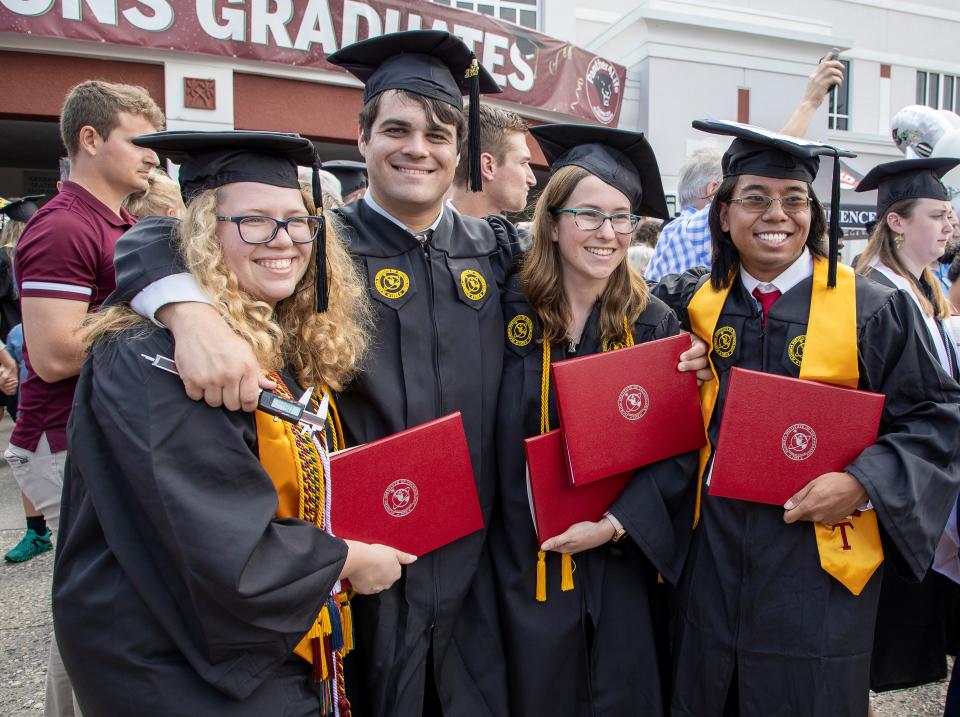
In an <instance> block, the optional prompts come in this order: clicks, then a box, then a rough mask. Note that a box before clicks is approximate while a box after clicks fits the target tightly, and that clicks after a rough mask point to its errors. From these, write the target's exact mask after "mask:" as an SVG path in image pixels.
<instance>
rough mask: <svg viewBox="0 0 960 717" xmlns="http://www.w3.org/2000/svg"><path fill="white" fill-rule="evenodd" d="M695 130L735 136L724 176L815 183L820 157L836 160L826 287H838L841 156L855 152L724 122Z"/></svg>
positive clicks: (703, 123)
mask: <svg viewBox="0 0 960 717" xmlns="http://www.w3.org/2000/svg"><path fill="white" fill-rule="evenodd" d="M693 127H694V129H699V130H701V131H703V132H710V133H711V134H721V135H727V136H730V137H733V138H734V140H733V142H731V143H730V147H729V149H727V151H726V152H725V153H724V155H723V159H722V160H721V166H722V169H723V177H724V179H726V178H727V177H739V176H740V175H742V174H754V175H757V176H758V177H770V178H772V179H795V180H797V181H801V182H813V180H814V179H816V176H817V172H818V171H819V169H820V157H822V156H824V155H826V156H828V157H833V188H832V194H831V197H830V252H829V257H830V270H829V272H828V274H827V286H830V287H833V286H836V285H837V259H838V257H839V254H840V157H856V156H857V155H856V153H855V152H851V151H849V150H846V149H840V148H839V147H834V146H832V145H829V144H823V143H821V142H814V141H813V140H809V139H801V138H799V137H790V136H789V135H785V134H778V133H776V132H770V131H768V130H765V129H763V128H762V127H755V126H753V125H748V124H741V123H740V122H728V121H724V120H694V122H693Z"/></svg>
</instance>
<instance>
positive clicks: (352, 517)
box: [330, 412, 483, 555]
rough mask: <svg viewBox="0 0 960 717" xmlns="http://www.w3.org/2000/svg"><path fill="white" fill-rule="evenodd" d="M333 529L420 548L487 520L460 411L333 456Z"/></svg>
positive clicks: (347, 535)
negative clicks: (478, 493) (484, 516)
mask: <svg viewBox="0 0 960 717" xmlns="http://www.w3.org/2000/svg"><path fill="white" fill-rule="evenodd" d="M330 475H331V478H332V483H333V506H332V510H331V516H330V519H331V524H332V527H333V532H334V534H335V535H337V536H338V537H341V538H349V539H351V540H361V541H363V542H365V543H381V544H383V545H389V546H392V547H394V548H397V549H398V550H405V551H406V552H408V553H413V554H414V555H424V554H425V553H429V552H430V551H431V550H436V549H437V548H439V547H441V546H443V545H446V544H447V543H452V542H453V541H454V540H457V539H459V538H462V537H463V536H465V535H469V534H470V533H472V532H474V531H476V530H480V529H481V528H483V516H482V515H481V513H480V500H479V498H478V497H477V486H476V482H475V479H474V477H473V468H472V466H471V463H470V451H469V449H468V448H467V438H466V435H465V434H464V432H463V421H462V419H461V418H460V413H459V412H457V413H453V414H450V415H449V416H444V417H443V418H438V419H436V420H435V421H429V422H428V423H423V424H421V425H419V426H415V427H413V428H408V429H407V430H405V431H401V432H400V433H395V434H393V435H392V436H387V437H386V438H381V439H380V440H377V441H372V442H371V443H367V444H365V445H362V446H358V447H357V448H351V449H348V450H345V451H338V452H337V453H334V454H332V455H331V456H330Z"/></svg>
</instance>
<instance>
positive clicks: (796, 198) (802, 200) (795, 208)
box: [729, 194, 810, 214]
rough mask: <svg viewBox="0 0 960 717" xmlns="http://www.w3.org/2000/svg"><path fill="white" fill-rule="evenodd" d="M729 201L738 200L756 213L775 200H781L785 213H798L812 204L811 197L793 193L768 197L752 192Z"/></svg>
mask: <svg viewBox="0 0 960 717" xmlns="http://www.w3.org/2000/svg"><path fill="white" fill-rule="evenodd" d="M729 201H730V202H738V203H739V204H740V206H741V207H743V209H744V211H747V212H756V213H760V212H765V211H767V210H768V209H769V208H770V205H772V204H773V203H774V202H780V207H781V208H782V209H783V211H784V213H785V214H796V213H797V212H802V211H804V210H806V209H807V208H809V206H810V197H805V196H803V195H802V194H791V195H789V196H786V197H777V198H773V197H767V196H764V195H763V194H750V195H748V196H746V197H737V198H736V199H730V200H729Z"/></svg>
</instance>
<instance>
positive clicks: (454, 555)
mask: <svg viewBox="0 0 960 717" xmlns="http://www.w3.org/2000/svg"><path fill="white" fill-rule="evenodd" d="M334 214H336V215H337V217H338V219H339V220H340V221H341V224H342V229H343V236H344V239H345V241H346V242H347V245H348V249H349V251H350V253H351V255H352V256H353V258H354V260H355V262H356V263H357V265H358V267H359V269H360V272H361V275H362V276H363V277H364V279H365V281H366V282H367V286H368V290H369V293H370V296H371V297H372V302H371V303H372V304H373V310H374V330H373V338H372V347H371V350H370V352H369V353H368V354H367V358H366V361H365V363H364V365H363V367H362V369H363V370H362V372H361V373H360V375H359V376H358V377H357V378H356V379H355V381H354V382H353V383H352V384H351V386H349V387H348V389H347V390H346V391H344V392H342V393H341V394H340V395H339V396H338V397H337V402H338V406H339V408H340V413H341V418H342V420H343V428H344V432H345V434H346V438H347V443H348V445H356V444H360V443H366V442H368V441H371V440H375V439H377V438H382V437H383V436H386V435H389V434H391V433H395V432H397V431H401V430H403V429H405V428H409V427H411V426H414V425H417V424H419V423H423V422H424V421H429V420H432V419H435V418H438V417H440V416H443V415H446V414H448V413H453V412H454V411H460V412H461V413H462V414H463V423H464V429H465V431H466V436H467V443H468V445H469V448H470V458H471V460H472V463H473V468H474V472H475V475H476V479H477V488H478V492H479V495H480V506H481V509H482V511H483V517H484V524H485V525H486V524H488V523H489V519H490V514H491V510H492V507H493V496H494V490H495V471H496V457H495V450H494V424H495V420H496V396H497V391H498V388H499V385H500V370H501V366H502V362H503V339H502V331H503V313H502V310H501V306H500V292H501V289H500V286H501V285H502V283H503V281H504V276H505V273H506V268H507V267H508V266H509V264H510V263H511V258H512V247H513V245H514V244H515V243H516V229H515V228H514V227H513V225H512V224H510V223H509V222H507V221H506V220H504V219H502V218H500V217H488V218H487V219H486V220H481V219H474V218H471V217H466V216H463V215H461V214H459V213H458V212H452V211H449V210H447V209H444V212H443V218H442V219H441V221H440V224H439V226H438V227H437V230H436V232H435V233H434V235H433V238H432V240H431V241H430V245H429V247H428V248H427V249H426V250H424V249H423V248H421V246H420V244H419V243H418V242H417V240H416V239H415V238H414V237H413V236H412V235H411V234H410V233H409V232H407V231H406V230H405V229H403V228H401V227H399V226H397V225H396V224H394V223H393V222H391V221H390V220H389V219H387V218H385V217H384V216H382V215H381V214H378V213H377V212H375V211H374V210H372V209H371V208H370V207H369V206H368V205H367V203H366V202H363V201H357V202H353V203H351V204H349V205H347V206H346V207H343V208H342V209H339V210H337V211H336V212H334ZM166 221H170V220H166ZM150 222H151V218H147V219H144V220H143V221H141V222H139V223H138V224H137V226H135V227H134V228H133V229H132V230H131V231H129V232H127V233H126V234H124V236H123V237H121V238H120V240H119V241H118V242H117V246H116V250H115V254H114V263H115V266H116V270H117V271H116V275H117V288H116V291H115V292H114V293H113V294H111V296H110V297H108V300H107V303H108V304H110V303H120V302H125V301H129V300H130V299H132V298H133V297H134V296H135V295H136V294H137V292H138V291H140V290H141V289H143V288H144V287H146V286H147V285H149V284H150V283H152V282H154V281H157V280H158V279H161V278H163V277H165V276H168V275H170V274H173V273H176V272H179V271H183V268H182V263H181V260H180V259H179V257H178V255H177V253H176V251H174V250H173V249H172V247H171V246H170V245H169V243H168V242H167V241H166V240H165V239H159V240H158V239H156V238H155V237H156V233H155V232H150V231H147V230H145V228H144V227H145V226H147V227H149V223H150ZM398 271H399V272H402V273H403V275H404V276H405V277H406V278H405V279H404V278H403V277H402V276H400V275H399V274H398V273H397V272H398ZM381 272H383V273H381ZM473 272H476V273H477V274H479V275H480V278H481V279H482V285H483V290H482V292H481V291H480V290H479V289H478V287H479V286H480V284H481V282H480V281H478V280H477V277H476V275H475V274H473ZM465 273H466V274H465ZM378 276H379V277H380V280H379V284H378ZM378 285H379V286H380V289H382V291H381V290H378V289H377V288H376V287H377V286H378ZM471 297H474V298H471ZM485 534H486V531H485V530H484V531H479V532H477V533H474V534H473V535H470V536H467V537H465V538H463V539H462V540H459V541H456V542H455V543H453V544H451V545H448V546H445V547H444V548H442V549H440V550H438V551H436V552H434V553H432V554H430V555H425V556H420V558H419V559H418V560H417V562H416V563H414V564H413V565H412V566H410V567H408V568H405V569H404V576H403V577H402V578H401V579H400V580H399V581H398V582H397V583H396V584H395V585H394V586H393V587H392V588H391V589H390V590H387V591H384V592H382V593H380V594H378V595H375V596H369V597H358V598H357V599H356V600H354V601H352V606H353V611H354V631H355V636H356V649H355V650H354V652H353V653H351V654H350V655H349V656H348V657H347V659H346V665H345V670H347V680H346V682H347V689H348V695H349V697H350V701H351V703H352V704H353V705H354V708H355V710H356V714H358V715H361V716H362V717H377V716H378V715H379V716H383V717H388V716H389V717H393V716H395V715H396V716H401V717H406V716H407V715H419V714H420V713H421V711H422V708H423V704H422V702H423V696H424V693H425V689H424V685H425V683H426V681H427V680H428V679H432V680H433V682H434V683H435V685H436V687H435V689H436V692H437V693H438V696H439V699H440V701H441V702H442V707H443V713H444V714H445V715H447V716H448V717H459V715H469V716H471V717H472V716H473V715H478V716H481V717H483V716H486V715H492V716H495V717H500V716H501V715H504V714H506V713H507V710H508V708H507V705H506V674H505V670H504V667H503V657H502V648H501V645H500V638H499V627H498V624H497V616H496V600H495V598H494V596H493V583H492V581H493V578H492V574H491V570H492V569H491V568H490V566H489V560H488V558H487V556H486V555H485V554H483V553H482V551H481V547H482V545H483V543H484V539H485ZM428 658H429V659H428ZM430 661H432V663H433V674H432V675H430V677H429V678H428V676H427V666H428V662H430ZM429 689H430V690H432V689H434V688H432V687H431V688H429ZM428 691H429V690H428Z"/></svg>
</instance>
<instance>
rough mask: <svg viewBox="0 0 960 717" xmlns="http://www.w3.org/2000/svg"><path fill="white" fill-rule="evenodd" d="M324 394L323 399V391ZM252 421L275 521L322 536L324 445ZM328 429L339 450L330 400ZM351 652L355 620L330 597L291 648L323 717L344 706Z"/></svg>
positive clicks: (261, 419)
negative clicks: (309, 676) (299, 523)
mask: <svg viewBox="0 0 960 717" xmlns="http://www.w3.org/2000/svg"><path fill="white" fill-rule="evenodd" d="M269 378H270V379H271V380H273V381H275V382H276V383H277V389H276V391H277V394H278V395H280V396H282V397H283V398H287V399H290V400H296V399H294V398H293V396H292V395H291V394H290V391H289V390H288V389H287V387H286V386H285V385H284V383H283V381H282V380H281V378H280V377H279V376H278V375H277V374H276V373H271V374H270V376H269ZM322 391H323V392H324V393H327V390H326V389H322ZM317 405H318V401H317V399H316V397H314V398H313V400H312V410H316V409H317ZM254 416H255V420H256V426H257V452H258V454H259V458H260V464H261V465H262V466H263V469H264V470H265V471H266V473H267V475H269V476H270V479H271V480H272V481H273V484H274V486H275V488H276V490H277V517H278V518H293V517H296V518H299V519H301V520H305V521H307V522H308V523H312V524H313V525H316V526H317V527H318V528H320V529H321V530H325V529H326V527H327V524H326V521H327V516H328V515H329V513H328V511H327V502H328V501H329V495H327V494H326V481H325V478H326V473H325V460H324V459H325V457H326V456H325V455H324V454H326V445H325V443H324V442H323V441H319V442H315V441H313V440H312V438H311V437H310V436H308V435H306V434H305V433H303V432H302V431H301V430H300V429H299V428H297V427H295V426H293V425H292V424H290V423H288V422H286V421H279V420H277V419H275V418H274V417H272V416H269V415H267V414H265V413H263V412H262V411H257V412H255V413H254ZM327 427H328V429H329V430H330V432H331V437H332V439H333V440H332V441H331V442H332V443H333V445H334V447H335V448H338V447H339V446H340V443H341V440H342V439H341V437H342V436H343V432H342V429H341V427H340V419H339V415H338V414H337V410H336V407H335V406H334V404H333V401H332V398H331V401H330V404H329V414H328V420H327ZM321 451H322V453H321ZM353 646H354V636H353V616H352V610H351V608H350V603H349V600H348V598H347V595H346V593H343V592H341V593H339V594H336V595H331V596H330V597H329V598H328V599H327V601H326V602H325V603H324V605H323V607H321V609H320V612H319V613H318V614H317V617H316V619H315V620H314V622H313V625H311V627H310V630H309V631H308V632H307V634H306V635H304V637H303V639H302V640H301V641H300V642H299V643H298V644H297V646H296V647H295V648H294V653H295V654H297V655H299V656H300V657H302V658H303V659H304V660H306V661H307V662H309V663H310V664H311V665H312V672H313V677H314V680H315V681H316V682H318V683H320V684H321V689H320V703H321V714H325V715H326V714H332V713H333V711H334V706H333V705H334V702H337V703H339V704H344V703H345V699H346V698H345V694H346V693H345V692H344V685H343V679H342V675H343V657H344V656H345V655H346V654H348V653H349V652H350V651H351V650H352V649H353ZM341 714H343V712H342V711H341Z"/></svg>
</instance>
